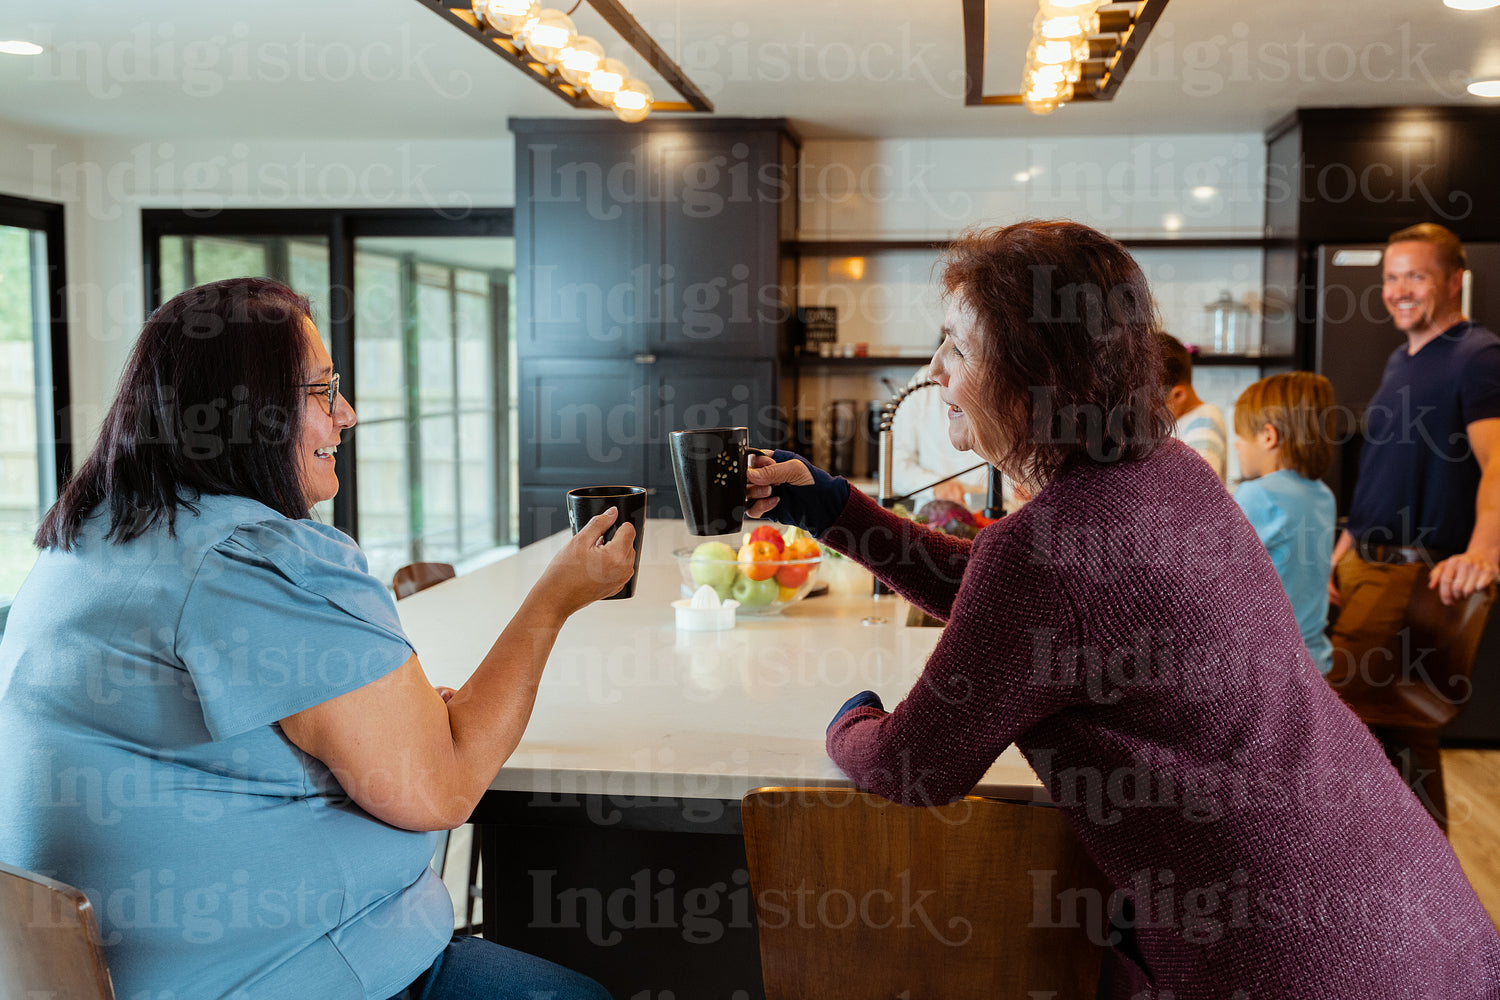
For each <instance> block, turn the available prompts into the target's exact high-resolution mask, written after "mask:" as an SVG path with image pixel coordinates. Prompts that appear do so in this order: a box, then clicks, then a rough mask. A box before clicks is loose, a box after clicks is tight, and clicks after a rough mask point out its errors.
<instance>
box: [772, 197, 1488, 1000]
mask: <svg viewBox="0 0 1500 1000" xmlns="http://www.w3.org/2000/svg"><path fill="white" fill-rule="evenodd" d="M944 285H945V287H946V290H947V292H948V295H949V300H950V308H949V310H948V314H947V319H946V322H945V327H944V333H945V335H946V336H945V340H944V342H943V344H942V346H941V347H940V348H939V349H938V352H937V354H936V355H935V356H934V358H933V376H934V378H936V379H937V381H938V383H939V384H940V385H941V386H942V395H943V399H944V400H945V401H947V402H948V403H949V404H950V409H949V436H950V437H951V439H952V441H953V443H954V445H956V446H957V447H958V448H960V449H966V450H972V451H974V452H975V453H977V454H978V455H980V456H981V457H982V458H984V459H986V460H987V461H989V462H991V463H992V464H994V465H995V466H997V467H998V468H1000V469H1001V470H1002V471H1003V472H1005V473H1006V474H1007V475H1010V476H1013V477H1015V478H1016V479H1017V480H1018V481H1020V482H1022V483H1023V484H1025V485H1026V486H1027V487H1028V488H1029V489H1030V490H1031V491H1032V493H1033V494H1034V499H1033V500H1032V501H1031V502H1030V503H1029V504H1027V505H1026V506H1025V507H1024V508H1023V509H1022V510H1020V511H1019V512H1018V513H1016V514H1013V515H1011V516H1009V517H1006V518H1004V519H1003V520H1001V521H999V522H997V523H995V524H992V525H990V526H989V527H987V528H985V529H984V530H983V531H981V532H980V533H979V536H978V537H977V538H976V539H974V541H972V542H968V541H961V540H958V539H954V538H951V537H948V536H946V535H942V534H939V533H936V532H933V531H929V530H928V529H926V528H923V527H921V526H920V525H916V524H913V523H912V522H909V521H905V520H902V519H901V518H898V517H896V516H894V515H892V514H890V513H888V512H886V511H884V510H881V509H880V508H879V507H878V506H877V505H876V504H874V503H873V502H871V501H870V500H869V499H867V498H866V497H864V496H863V495H862V494H860V493H859V492H858V491H850V490H849V488H848V484H847V483H845V482H844V481H843V480H841V479H832V478H830V477H829V476H828V475H827V474H826V473H823V472H822V471H821V470H818V469H815V468H813V467H812V466H811V465H809V464H808V463H806V462H805V461H803V460H801V459H798V458H796V456H793V455H791V454H790V453H788V452H781V453H777V454H776V455H775V456H774V459H768V458H757V459H756V466H757V467H756V468H753V469H752V470H751V473H750V482H751V484H752V485H751V488H750V496H751V498H752V500H753V501H754V502H753V504H752V507H751V514H752V515H756V516H759V515H765V516H769V517H772V518H775V519H777V520H781V521H785V522H790V523H798V524H801V525H802V526H803V527H805V528H807V529H809V530H811V531H814V532H815V533H816V534H818V535H819V537H820V538H821V539H822V540H823V541H824V542H825V543H826V544H830V545H832V546H833V547H835V548H837V549H839V550H840V551H843V552H846V553H848V554H849V555H851V556H853V557H854V558H855V559H857V560H859V561H860V562H861V563H863V564H864V565H866V566H868V567H869V568H870V569H871V570H873V571H874V572H875V574H876V575H877V576H879V577H880V578H881V579H882V580H884V581H886V582H887V583H888V584H890V585H891V586H892V587H894V588H895V589H896V590H897V591H898V592H899V593H900V594H902V595H903V596H904V597H906V598H907V599H908V600H910V601H911V602H912V603H913V604H915V605H917V606H918V607H920V608H922V609H923V610H924V611H926V612H927V613H928V614H931V615H934V616H936V617H938V618H941V619H943V620H945V621H946V622H947V627H946V628H945V630H944V632H943V636H942V638H941V639H940V640H939V642H938V645H937V647H936V649H935V650H934V651H933V654H932V656H931V658H930V659H929V660H928V661H927V664H926V667H925V669H924V671H923V673H922V677H921V679H920V680H919V681H918V683H917V684H916V686H915V687H914V688H913V690H912V691H911V692H910V693H909V694H908V695H907V696H906V698H905V699H904V700H902V702H901V703H900V704H899V705H897V706H896V708H895V710H894V711H892V712H890V713H887V712H885V711H884V710H883V709H882V706H881V703H880V699H879V698H878V696H876V695H875V694H873V693H872V692H863V693H861V694H859V695H856V696H855V697H854V698H852V699H850V701H849V702H848V703H846V705H845V706H844V708H843V709H841V710H840V712H839V714H838V716H837V717H836V718H835V720H834V722H833V724H832V725H831V726H830V728H829V731H828V753H829V755H830V756H831V757H832V758H833V760H834V762H835V763H837V764H838V765H839V767H841V768H842V769H843V770H844V771H845V773H847V774H848V775H849V777H850V778H852V779H853V780H854V781H855V782H856V783H857V784H858V785H859V786H861V787H863V788H867V789H869V790H871V791H874V792H877V793H879V794H881V795H884V796H886V797H887V798H890V799H894V800H896V801H898V802H903V803H908V804H912V805H926V804H937V803H944V802H948V801H951V800H952V799H954V798H955V797H957V796H960V795H963V794H964V793H965V792H967V791H969V789H971V788H972V787H973V786H974V784H975V782H977V781H978V780H979V778H980V777H981V776H982V775H983V774H984V772H985V771H986V770H987V769H988V768H989V766H990V764H991V763H992V762H993V761H994V760H995V758H996V757H997V756H998V755H999V754H1000V752H1001V751H1002V750H1003V749H1005V747H1006V746H1007V745H1008V744H1010V743H1015V744H1016V745H1017V746H1018V747H1019V748H1020V749H1021V751H1022V752H1023V753H1025V754H1026V757H1027V759H1028V760H1029V761H1030V762H1031V765H1032V767H1033V768H1034V769H1035V770H1036V772H1037V774H1038V776H1039V777H1040V778H1041V779H1042V781H1043V782H1044V783H1045V784H1046V786H1047V789H1048V791H1049V793H1050V794H1051V797H1052V799H1053V801H1054V802H1055V803H1056V804H1057V805H1058V806H1059V807H1060V808H1061V809H1062V810H1063V811H1064V812H1065V813H1066V814H1067V817H1068V821H1069V823H1070V824H1071V825H1072V827H1073V829H1074V830H1075V831H1076V832H1077V834H1078V837H1079V839H1080V840H1081V841H1082V843H1083V844H1084V846H1085V847H1086V849H1087V850H1088V852H1089V853H1090V855H1092V857H1093V858H1094V860H1095V862H1096V863H1097V864H1098V865H1099V868H1100V870H1101V871H1103V872H1104V874H1105V875H1106V876H1107V877H1108V878H1109V879H1110V881H1111V882H1112V883H1113V884H1114V885H1115V886H1116V887H1117V888H1118V889H1119V890H1120V892H1119V893H1118V894H1117V895H1118V897H1119V898H1121V899H1123V900H1126V901H1127V902H1126V905H1125V906H1124V907H1123V912H1122V914H1121V918H1120V919H1121V923H1123V924H1124V925H1125V926H1126V927H1127V930H1126V931H1125V933H1124V935H1122V940H1121V944H1120V946H1119V947H1117V948H1116V949H1115V955H1116V963H1115V969H1114V973H1115V975H1114V984H1115V989H1114V993H1115V996H1122V997H1123V996H1131V997H1136V996H1144V997H1151V998H1161V1000H1167V998H1169V997H1170V998H1172V1000H1195V998H1215V1000H1219V998H1223V1000H1229V998H1244V1000H1259V998H1270V997H1309V998H1344V997H1348V998H1356V997H1357V998H1360V1000H1372V998H1390V1000H1397V998H1401V1000H1406V998H1413V997H1423V998H1438V997H1443V998H1448V997H1452V998H1458V997H1463V998H1475V997H1500V938H1497V937H1496V933H1495V929H1494V927H1493V925H1492V924H1491V923H1490V920H1489V918H1488V917H1487V916H1486V914H1485V911H1484V908H1483V907H1482V906H1481V905H1480V903H1479V901H1478V899H1477V898H1476V897H1475V895H1474V891H1473V889H1472V888H1471V887H1470V886H1469V883H1468V881H1467V880H1466V879H1465V878H1464V874H1463V872H1462V871H1461V870H1460V868H1459V865H1458V861H1457V859H1456V858H1455V857H1454V855H1453V852H1452V850H1450V849H1449V847H1448V843H1447V841H1446V840H1445V839H1444V838H1443V835H1442V833H1441V832H1440V831H1439V830H1438V828H1437V826H1436V825H1435V824H1434V823H1433V821H1432V820H1431V818H1429V816H1428V815H1427V813H1426V811H1425V810H1424V809H1423V808H1422V805H1421V803H1419V802H1418V801H1417V800H1416V798H1415V797H1414V796H1413V795H1412V793H1411V791H1410V790H1408V789H1407V787H1406V786H1405V785H1404V784H1402V782H1401V780H1400V778H1399V776H1398V775H1397V773H1396V771H1395V770H1394V769H1393V768H1392V767H1391V765H1390V764H1389V763H1388V762H1387V761H1386V759H1385V757H1384V755H1383V754H1382V752H1381V749H1380V746H1379V744H1378V743H1377V742H1376V741H1375V739H1374V738H1373V737H1372V736H1371V735H1370V733H1369V731H1368V730H1366V728H1365V727H1364V726H1363V725H1362V724H1361V723H1360V721H1359V720H1358V719H1357V718H1356V717H1355V716H1354V715H1353V714H1352V713H1351V712H1350V711H1349V710H1348V709H1347V708H1345V707H1344V705H1343V704H1342V703H1341V702H1340V701H1339V699H1338V697H1337V696H1336V695H1335V694H1334V693H1333V692H1332V690H1331V689H1330V688H1329V687H1328V685H1327V684H1326V683H1325V682H1324V680H1323V678H1322V677H1321V676H1319V674H1318V672H1317V670H1316V668H1315V667H1314V666H1313V664H1312V662H1311V660H1310V659H1309V658H1308V656H1307V651H1306V649H1305V648H1304V646H1303V644H1302V640H1301V637H1300V635H1299V634H1298V631H1297V623H1296V619H1295V617H1294V615H1293V613H1292V609H1291V606H1290V605H1289V604H1288V602H1287V598H1286V594H1285V592H1284V591H1283V589H1282V587H1281V583H1280V582H1279V580H1278V579H1277V576H1276V572H1275V569H1274V568H1273V566H1272V564H1271V560H1270V558H1269V557H1268V556H1267V554H1266V551H1265V548H1264V547H1263V546H1262V545H1261V543H1260V541H1259V540H1258V539H1257V537H1256V535H1255V532H1254V531H1253V530H1252V529H1251V528H1250V526H1249V524H1248V523H1247V522H1246V521H1245V519H1244V516H1243V515H1242V514H1241V513H1240V511H1239V509H1238V507H1237V506H1236V505H1235V503H1234V501H1233V500H1232V499H1231V498H1230V496H1229V494H1228V493H1226V492H1225V491H1224V488H1223V486H1221V485H1220V483H1219V480H1218V478H1217V477H1216V476H1215V475H1214V473H1213V471H1212V470H1211V469H1210V468H1209V467H1208V466H1207V465H1206V464H1205V463H1204V462H1203V460H1202V459H1201V458H1199V457H1198V456H1197V455H1196V454H1194V453H1193V452H1192V451H1191V450H1190V449H1188V448H1187V447H1186V446H1185V445H1182V444H1181V443H1180V442H1177V441H1174V440H1171V439H1170V438H1169V436H1168V435H1169V432H1170V427H1171V420H1170V417H1169V416H1168V414H1167V412H1166V409H1165V404H1164V399H1163V396H1162V393H1161V390H1160V362H1159V360H1158V357H1157V353H1156V340H1155V337H1154V333H1155V330H1156V326H1157V324H1156V319H1155V316H1154V311H1153V308H1152V303H1151V294H1150V290H1149V288H1148V287H1147V285H1146V281H1145V279H1144V277H1143V276H1142V275H1141V272H1140V270H1139V268H1137V266H1136V265H1135V262H1134V261H1133V260H1131V258H1130V256H1129V254H1128V253H1126V251H1125V250H1124V248H1123V247H1121V246H1120V244H1118V243H1116V242H1115V241H1113V240H1111V239H1109V238H1108V237H1105V236H1104V235H1102V234H1100V233H1098V232H1096V231H1094V230H1092V229H1089V228H1088V227H1086V226H1081V225H1077V224H1074V223H1067V222H1026V223H1020V224H1017V225H1013V226H1008V227H1005V228H1002V229H994V230H989V231H985V232H979V233H974V234H971V235H970V236H968V237H966V238H965V239H962V240H960V241H959V242H958V244H957V245H956V246H955V247H954V249H953V250H952V251H951V253H950V254H949V256H948V260H947V266H946V270H945V272H944ZM773 461H774V464H773Z"/></svg>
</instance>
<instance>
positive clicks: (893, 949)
mask: <svg viewBox="0 0 1500 1000" xmlns="http://www.w3.org/2000/svg"><path fill="white" fill-rule="evenodd" d="M741 815H742V816H743V819H744V827H745V853H746V856H747V858H748V860H749V865H750V885H751V890H752V891H753V892H754V894H755V907H756V916H757V918H758V924H759V931H760V962H761V972H762V975H763V977H764V980H765V988H766V997H767V1000H806V998H813V997H839V998H840V1000H862V998H871V1000H873V998H880V1000H890V998H893V997H908V998H911V1000H925V998H941V1000H966V998H971V997H972V998H975V1000H1005V998H1011V997H1014V998H1017V1000H1027V998H1031V997H1049V998H1052V1000H1069V998H1083V1000H1093V998H1094V996H1095V995H1096V991H1097V989H1098V986H1099V976H1100V969H1101V963H1102V960H1103V958H1104V948H1103V947H1102V944H1103V942H1104V941H1105V937H1104V933H1105V930H1106V924H1107V921H1108V918H1109V914H1108V912H1107V910H1106V907H1107V905H1108V902H1109V896H1110V886H1109V884H1108V882H1107V881H1106V880H1105V879H1104V877H1103V876H1102V875H1101V874H1100V873H1099V871H1098V869H1096V868H1095V867H1094V865H1093V862H1092V861H1090V860H1089V858H1088V856H1087V855H1086V854H1085V853H1084V852H1083V848H1082V847H1081V846H1080V845H1079V843H1078V840H1077V838H1076V837H1074V835H1073V832H1072V830H1071V829H1070V828H1069V827H1068V825H1067V823H1066V822H1065V821H1064V820H1063V817H1062V814H1061V813H1060V812H1058V811H1057V810H1056V809H1052V808H1048V807H1046V806H1036V805H1027V804H1022V803H1011V802H1001V801H997V800H994V799H981V798H972V797H970V798H965V799H963V800H961V801H959V802H955V803H953V804H951V805H946V806H940V807H937V808H930V809H914V808H909V807H906V806H899V805H895V804H894V803H891V802H888V801H886V800H885V799H882V798H879V797H878V796H875V795H870V794H868V793H864V792H859V791H855V790H853V789H848V788H758V789H756V790H754V791H752V792H750V793H749V794H747V795H746V796H745V797H744V799H743V801H742V803H741Z"/></svg>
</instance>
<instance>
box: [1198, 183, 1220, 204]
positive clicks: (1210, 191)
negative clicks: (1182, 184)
mask: <svg viewBox="0 0 1500 1000" xmlns="http://www.w3.org/2000/svg"><path fill="white" fill-rule="evenodd" d="M1218 193H1219V189H1218V188H1216V187H1210V186H1209V185H1207V184H1200V185H1198V186H1197V187H1195V188H1193V197H1194V198H1197V199H1198V200H1199V201H1207V200H1208V199H1210V198H1212V197H1213V196H1214V195H1216V194H1218Z"/></svg>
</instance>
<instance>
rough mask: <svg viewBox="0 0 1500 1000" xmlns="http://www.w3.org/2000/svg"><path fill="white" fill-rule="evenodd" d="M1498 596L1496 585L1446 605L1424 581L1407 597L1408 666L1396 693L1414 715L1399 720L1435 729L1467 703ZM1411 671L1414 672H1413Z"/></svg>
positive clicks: (1443, 724)
mask: <svg viewBox="0 0 1500 1000" xmlns="http://www.w3.org/2000/svg"><path fill="white" fill-rule="evenodd" d="M1494 601H1495V590H1494V588H1493V587H1490V588H1486V589H1485V590H1479V591H1476V592H1474V593H1473V594H1470V595H1469V596H1468V597H1467V598H1466V599H1465V600H1464V601H1463V602H1461V603H1460V604H1459V605H1458V608H1457V612H1456V613H1455V609H1454V608H1453V607H1445V606H1444V605H1443V604H1442V600H1441V598H1440V597H1439V595H1438V592H1437V591H1436V590H1433V589H1431V588H1429V587H1427V586H1426V585H1425V584H1421V583H1419V584H1418V585H1417V586H1416V587H1414V588H1413V589H1412V594H1411V597H1410V599H1408V601H1407V602H1406V624H1407V627H1408V628H1409V629H1410V638H1409V640H1408V643H1407V648H1406V649H1405V650H1402V659H1403V661H1408V662H1406V663H1405V670H1404V672H1403V675H1402V676H1401V677H1400V678H1398V680H1397V683H1396V685H1395V687H1396V689H1397V690H1396V693H1397V694H1398V695H1399V701H1400V703H1401V707H1402V709H1403V710H1404V712H1405V713H1406V714H1407V715H1408V716H1409V718H1405V719H1398V720H1393V721H1395V722H1396V723H1397V724H1404V725H1409V726H1416V727H1418V728H1428V729H1435V728H1438V727H1441V726H1445V725H1447V724H1448V723H1449V722H1451V721H1453V719H1454V717H1455V716H1457V715H1458V713H1459V712H1460V711H1462V710H1463V707H1464V705H1466V704H1468V701H1469V695H1470V692H1471V683H1470V675H1472V674H1473V672H1474V657H1475V656H1476V655H1477V654H1478V652H1479V641H1480V639H1482V638H1483V637H1484V626H1485V623H1486V622H1488V621H1489V617H1490V608H1491V607H1492V606H1493V604H1494ZM1408 675H1409V676H1408Z"/></svg>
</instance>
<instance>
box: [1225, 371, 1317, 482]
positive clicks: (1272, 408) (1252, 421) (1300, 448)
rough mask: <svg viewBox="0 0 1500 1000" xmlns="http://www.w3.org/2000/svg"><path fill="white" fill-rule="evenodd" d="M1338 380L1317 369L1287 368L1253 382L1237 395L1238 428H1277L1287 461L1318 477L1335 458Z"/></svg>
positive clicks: (1244, 433)
mask: <svg viewBox="0 0 1500 1000" xmlns="http://www.w3.org/2000/svg"><path fill="white" fill-rule="evenodd" d="M1332 414H1333V384H1332V383H1330V382H1329V381H1328V380H1327V379H1326V378H1324V377H1323V376H1321V375H1315V374H1313V373H1312V372H1283V373H1281V374H1280V375H1268V376H1266V377H1265V378H1263V379H1261V380H1260V381H1259V382H1255V383H1253V384H1252V385H1251V386H1250V387H1249V388H1247V389H1246V390H1245V391H1244V392H1242V393H1240V398H1239V399H1237V400H1235V401H1234V432H1235V433H1236V434H1238V435H1239V436H1240V437H1243V438H1251V437H1254V436H1255V435H1256V434H1259V433H1260V429H1261V428H1262V427H1264V426H1266V424H1270V425H1271V426H1272V427H1274V428H1276V436H1277V438H1278V439H1279V440H1278V443H1277V445H1276V454H1277V456H1278V458H1279V460H1280V462H1281V467H1282V468H1284V469H1291V470H1293V471H1294V472H1298V473H1301V474H1302V475H1303V476H1306V477H1307V478H1308V479H1317V478H1318V477H1319V476H1321V475H1322V474H1323V473H1325V472H1327V471H1328V466H1329V465H1331V464H1332V463H1333V436H1332V430H1333V428H1332V426H1331V425H1330V420H1331V417H1332Z"/></svg>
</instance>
